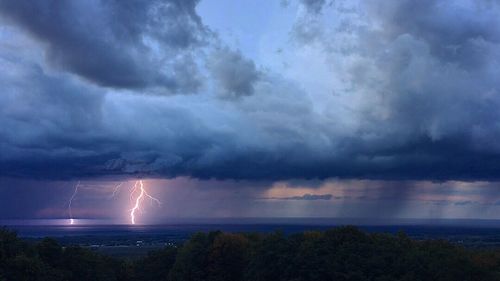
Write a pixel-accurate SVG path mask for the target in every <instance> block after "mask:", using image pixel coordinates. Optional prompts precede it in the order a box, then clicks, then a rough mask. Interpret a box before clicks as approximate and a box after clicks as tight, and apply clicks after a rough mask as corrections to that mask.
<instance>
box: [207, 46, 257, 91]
mask: <svg viewBox="0 0 500 281" xmlns="http://www.w3.org/2000/svg"><path fill="white" fill-rule="evenodd" d="M208 69H209V71H210V72H211V74H212V76H213V77H214V80H215V81H216V83H217V85H218V86H219V88H218V91H220V93H219V95H221V96H223V97H228V98H231V97H240V96H249V95H252V94H253V93H254V84H255V83H256V82H257V81H258V79H259V77H260V73H259V71H258V70H257V69H256V67H255V64H254V62H253V61H252V60H249V59H246V58H244V57H243V56H242V55H241V53H240V52H237V51H231V50H229V49H222V50H219V51H217V52H215V53H214V54H213V55H212V58H211V59H210V61H209V62H208Z"/></svg>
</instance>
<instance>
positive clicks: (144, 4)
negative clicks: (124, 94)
mask: <svg viewBox="0 0 500 281" xmlns="http://www.w3.org/2000/svg"><path fill="white" fill-rule="evenodd" d="M197 2H198V1H175V0H173V1H142V0H137V1H136V0H134V1H126V2H124V1H84V2H72V1H37V2H32V1H1V2H0V14H1V15H2V17H3V18H4V19H5V21H4V22H7V23H12V24H14V25H16V26H18V27H20V28H21V29H22V30H25V31H26V32H28V33H30V34H31V35H32V36H33V37H35V38H36V39H38V40H40V41H41V42H43V43H44V46H43V48H44V49H46V60H47V62H48V63H50V64H51V65H53V66H56V67H59V68H61V69H63V70H66V71H68V72H71V73H74V74H76V75H78V76H81V77H83V78H85V79H87V80H89V81H90V82H92V83H95V84H97V85H101V86H106V87H113V88H125V89H144V88H149V87H158V88H160V89H163V91H164V92H165V91H168V92H178V91H194V90H196V88H197V86H198V84H199V83H200V82H199V81H196V80H193V79H190V78H193V77H196V75H193V74H194V73H188V72H192V71H195V70H196V68H195V67H192V65H193V64H194V62H193V61H192V58H191V56H192V52H193V49H195V48H197V47H199V46H201V45H203V44H204V43H205V41H206V40H207V38H206V37H207V36H208V30H206V29H205V27H204V26H203V25H202V23H201V19H200V18H199V17H198V16H197V15H196V12H195V10H194V9H195V6H196V4H197ZM185 68H188V70H185Z"/></svg>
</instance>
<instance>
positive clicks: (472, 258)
mask: <svg viewBox="0 0 500 281" xmlns="http://www.w3.org/2000/svg"><path fill="white" fill-rule="evenodd" d="M0 280H1V281H12V280H15V281H21V280H75V281H77V280H82V281H83V280H96V281H98V280H106V281H108V280H120V281H121V280H125V281H127V280H130V281H135V280H140V281H148V280H152V281H153V280H154V281H159V280H171V281H196V280H209V281H225V280H227V281H238V280H248V281H313V280H314V281H326V280H377V281H389V280H406V281H410V280H500V250H494V249H489V250H477V249H465V248H463V247H460V246H457V245H453V244H451V243H449V242H446V241H443V240H424V241H418V240H413V239H411V238H409V237H408V236H407V235H405V234H404V233H402V232H401V233H398V234H396V235H392V234H382V233H366V232H363V231H361V230H359V229H357V228H356V227H352V226H343V227H336V228H332V229H330V230H326V231H309V232H302V233H298V234H291V235H285V234H284V233H282V232H279V231H277V232H273V233H224V232H220V231H215V232H209V233H197V234H194V235H193V236H192V237H191V238H190V239H188V240H187V241H185V242H184V243H182V244H179V245H174V246H168V247H165V248H163V249H160V250H156V251H152V252H150V253H149V254H148V255H147V256H145V257H143V258H140V259H136V260H130V259H118V258H112V257H109V256H106V255H103V254H99V253H97V252H95V251H92V250H90V249H88V248H83V247H78V246H70V247H62V246H61V245H59V244H58V242H57V241H56V240H54V239H51V238H45V239H43V240H41V241H39V242H36V243H28V242H26V241H23V240H22V239H21V238H19V237H18V236H17V234H16V233H15V232H13V231H10V230H8V229H6V228H3V229H0Z"/></svg>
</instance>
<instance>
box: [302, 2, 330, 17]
mask: <svg viewBox="0 0 500 281" xmlns="http://www.w3.org/2000/svg"><path fill="white" fill-rule="evenodd" d="M300 2H301V3H302V4H303V5H304V6H306V8H307V10H308V11H309V12H310V13H316V14H317V13H320V12H321V10H322V9H323V6H325V5H326V0H300Z"/></svg>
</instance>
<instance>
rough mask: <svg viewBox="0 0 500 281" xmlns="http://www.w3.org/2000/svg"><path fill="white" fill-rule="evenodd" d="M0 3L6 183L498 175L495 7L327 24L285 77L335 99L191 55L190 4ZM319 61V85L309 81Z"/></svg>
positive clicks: (220, 57)
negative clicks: (5, 22)
mask: <svg viewBox="0 0 500 281" xmlns="http://www.w3.org/2000/svg"><path fill="white" fill-rule="evenodd" d="M0 3H1V4H0V7H1V10H2V11H3V12H2V17H3V18H4V19H9V20H10V21H11V22H13V23H15V26H16V27H11V26H5V30H4V32H3V33H0V36H2V37H0V38H1V39H2V41H1V43H2V44H1V45H0V59H1V61H0V62H1V63H0V70H1V73H2V74H1V75H0V85H2V91H3V92H2V95H1V96H0V123H1V124H2V126H1V127H0V175H2V176H17V177H26V178H34V177H39V178H77V177H85V176H89V177H91V176H100V175H109V174H111V175H126V176H144V175H148V176H151V177H176V176H189V177H196V178H202V179H206V178H219V179H247V180H265V181H272V180H279V179H324V178H330V177H339V178H370V179H390V180H396V179H398V180H406V179H415V180H421V179H429V180H437V181H441V180H442V181H444V180H450V179H456V180H471V181H472V180H480V179H484V180H498V179H499V175H500V173H499V172H500V166H499V163H500V145H499V144H498V141H497V140H498V139H499V137H500V125H499V122H498V120H500V113H499V112H500V111H498V108H499V107H500V97H499V92H500V84H499V82H498V81H499V80H498V74H499V70H500V61H499V60H498V58H499V57H500V51H499V50H500V48H499V47H500V42H498V38H497V36H498V35H497V31H496V30H495V29H494V28H493V26H495V25H496V18H494V17H493V16H492V15H500V12H499V11H500V10H499V7H498V5H497V4H495V3H494V2H488V3H491V7H490V8H489V9H483V8H482V7H483V6H485V5H487V3H486V2H477V3H478V4H476V2H468V3H469V4H470V7H468V6H467V5H464V6H457V7H458V8H454V7H455V6H450V7H449V9H443V8H442V7H441V6H436V5H435V2H434V1H422V2H418V3H419V4H418V5H419V6H418V7H415V6H414V5H416V4H411V3H410V2H406V1H401V2H400V1H387V3H386V2H384V5H386V6H387V9H385V10H384V12H383V13H377V12H374V11H376V9H375V8H374V7H373V6H372V5H370V4H360V5H359V6H360V7H359V10H356V9H358V7H357V6H356V7H355V8H353V10H352V11H351V12H350V13H349V14H347V13H346V14H345V15H343V16H344V17H345V18H343V19H342V20H341V21H339V22H335V21H334V20H332V21H333V23H332V28H331V29H329V28H328V27H329V25H328V24H329V23H330V22H326V23H325V22H323V21H321V20H320V19H318V21H317V22H316V23H315V24H321V27H322V30H324V32H323V31H322V32H321V33H317V34H316V35H315V36H317V37H316V39H314V44H309V45H308V44H302V45H300V46H298V50H296V51H297V53H298V54H299V55H296V56H291V57H290V59H289V61H288V63H289V64H292V63H294V61H293V60H294V59H296V60H298V59H300V56H301V55H302V54H304V53H305V54H306V55H307V58H308V60H311V61H312V60H314V62H309V61H307V62H305V63H303V64H301V65H300V66H299V67H300V69H299V70H298V71H297V70H295V72H294V73H298V74H297V76H295V77H298V76H300V77H306V78H308V79H309V80H311V81H313V82H314V83H310V84H314V85H316V84H324V83H326V82H325V81H324V80H325V79H327V78H328V79H331V80H332V82H331V84H332V85H333V86H332V88H333V89H334V91H333V92H334V95H332V94H331V93H332V91H331V89H332V88H329V89H328V90H329V91H325V92H327V94H324V95H323V94H321V93H319V92H321V91H320V90H321V89H320V90H318V91H314V89H316V88H313V90H311V89H310V88H307V87H306V86H307V85H306V86H304V85H305V84H307V83H300V81H293V79H290V78H289V77H288V78H286V77H285V74H283V75H281V73H278V74H276V73H273V71H259V70H258V69H257V67H256V65H255V63H254V62H253V61H252V60H250V59H247V58H246V57H245V56H244V55H243V54H242V53H241V52H240V51H238V50H234V51H233V50H231V49H228V48H219V49H218V51H216V52H213V53H211V55H210V56H209V58H208V61H205V60H204V57H197V56H195V55H193V54H192V52H191V51H192V49H193V48H196V47H197V46H199V45H203V40H204V34H205V33H206V32H207V31H206V30H205V28H204V27H203V25H202V24H201V19H200V18H199V17H198V16H197V15H196V13H195V10H194V8H195V6H196V3H197V2H193V1H178V2H175V1H167V2H162V3H157V2H147V3H148V4H147V5H146V4H144V5H139V4H140V3H139V2H122V1H120V2H116V3H115V2H112V1H110V2H99V1H97V2H35V3H31V2H30V3H28V2H23V1H16V2H14V1H3V2H0ZM363 3H364V2H363ZM134 5H137V6H134ZM157 5H159V6H157ZM442 5H444V6H448V5H451V4H448V3H445V4H442ZM485 7H486V6H485ZM328 8H330V7H328ZM328 8H326V7H323V10H322V14H324V15H325V16H324V19H330V20H331V18H330V17H329V15H327V14H326V13H328V12H329V10H328ZM331 9H337V7H336V6H332V7H331ZM464 9H465V10H464ZM469 10H470V11H471V13H473V14H474V15H475V16H471V15H469V14H467V13H465V11H469ZM330 12H331V11H330ZM334 12H335V13H340V12H339V11H337V10H334ZM151 13H153V14H151ZM155 13H158V14H155ZM426 13H430V15H432V17H426V16H424V15H425V14H426ZM453 14H456V15H464V16H463V17H461V16H456V17H452V16H451V15H453ZM318 17H321V15H318ZM498 18H500V17H498ZM395 19H401V20H403V19H404V22H403V23H401V24H399V23H398V22H397V20H395ZM448 19H453V21H452V23H449V22H448ZM371 22H376V23H377V24H378V25H377V26H378V27H377V28H370V27H371V26H372V25H370V24H368V23H371ZM334 23H335V24H337V26H335V24H334ZM338 25H341V26H342V27H345V26H347V28H339V26H338ZM18 26H20V27H22V30H25V31H28V32H27V33H23V32H19V30H18V29H17V28H18ZM291 28H293V26H291ZM9 32H10V33H9ZM6 34H7V35H6ZM28 34H29V35H28ZM33 38H35V39H33ZM149 40H152V41H151V42H153V41H154V42H156V43H155V44H152V45H148V44H149V43H148V42H150V41H149ZM306 41H307V40H306ZM151 42H150V43H151ZM305 43H307V42H305ZM311 43H313V42H311ZM317 43H318V44H317ZM157 44H158V45H157ZM155 45H157V47H158V48H157V49H154V48H153V46H155ZM291 45H293V44H291ZM480 45H481V46H484V47H485V48H486V49H487V52H483V51H482V50H483V49H481V48H480ZM318 46H319V47H318ZM457 46H458V49H456V48H455V47H457ZM40 48H46V50H47V55H48V57H47V58H46V59H48V60H49V62H50V66H47V65H45V62H46V60H45V57H43V58H42V59H41V58H40V56H41V53H42V52H39V50H40ZM317 48H319V49H317ZM290 49H292V46H290ZM461 50H463V51H461ZM467 50H469V51H467ZM292 51H293V50H289V49H286V50H285V51H284V52H283V53H284V54H282V55H283V56H285V55H286V54H287V53H293V52H292ZM471 52H472V53H471ZM157 53H159V54H160V55H157ZM474 54H476V55H474ZM160 58H161V59H160ZM170 58H172V60H173V61H171V60H170ZM174 58H175V59H174ZM177 59H180V61H177ZM321 59H324V60H325V65H326V66H325V68H327V69H328V71H330V72H328V75H324V76H320V75H319V74H318V73H316V72H315V71H314V70H315V69H314V68H313V67H314V65H315V64H317V63H318V61H320V60H321ZM200 62H203V63H200ZM205 62H206V64H204V63H205ZM163 63H166V65H164V64H163ZM53 65H57V66H59V67H61V68H62V69H63V70H67V71H68V72H69V73H67V72H64V71H60V70H59V69H53ZM199 65H203V66H206V69H203V71H197V69H198V66H199ZM259 65H260V64H259ZM310 68H311V69H313V70H310ZM122 72H123V73H122ZM290 72H293V71H290ZM73 74H77V75H79V76H82V77H85V78H86V79H87V80H90V81H91V82H93V83H89V82H88V81H85V80H82V79H77V77H75V75H73ZM325 77H327V78H325ZM202 78H203V79H205V80H203V82H206V84H208V85H209V87H207V89H204V90H207V91H210V90H214V92H209V93H207V94H205V95H198V96H189V95H176V96H167V97H166V96H151V95H138V94H140V93H143V91H142V89H144V88H149V87H164V88H166V89H169V90H172V91H182V92H189V91H191V90H193V89H195V88H197V87H198V86H197V85H198V84H197V82H195V81H198V82H199V79H202ZM193 79H194V80H193ZM298 80H300V79H298ZM327 82H328V83H330V81H327ZM336 83H338V84H336ZM99 85H103V86H109V87H112V88H126V89H128V90H129V91H125V93H123V92H122V91H120V93H117V90H116V89H110V88H108V87H105V88H103V87H100V86H99ZM329 85H330V84H329ZM134 88H135V89H141V90H134ZM187 89H191V90H189V91H188V90H187ZM134 94H135V95H134ZM220 96H223V97H232V98H234V97H240V96H244V98H237V99H230V100H227V99H222V100H221V99H219V98H218V97H220ZM397 194H398V195H397V196H404V194H402V195H399V193H397Z"/></svg>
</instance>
